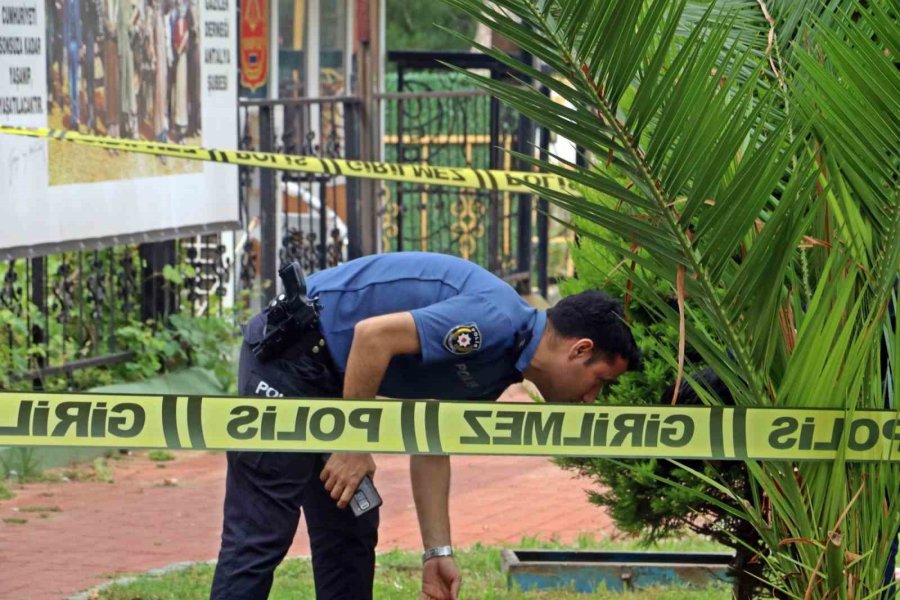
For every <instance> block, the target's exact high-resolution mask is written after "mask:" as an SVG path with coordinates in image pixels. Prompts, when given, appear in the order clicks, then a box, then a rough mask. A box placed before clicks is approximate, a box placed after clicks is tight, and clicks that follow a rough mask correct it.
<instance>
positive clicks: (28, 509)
mask: <svg viewBox="0 0 900 600" xmlns="http://www.w3.org/2000/svg"><path fill="white" fill-rule="evenodd" d="M19 512H23V513H51V512H62V509H61V508H60V507H58V506H23V507H21V508H20V509H19Z"/></svg>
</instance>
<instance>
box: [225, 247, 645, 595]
mask: <svg viewBox="0 0 900 600" xmlns="http://www.w3.org/2000/svg"><path fill="white" fill-rule="evenodd" d="M308 286H309V290H308V292H309V297H310V298H314V299H316V302H317V306H318V307H319V311H320V315H319V320H318V328H317V329H313V330H311V334H304V335H300V336H297V337H298V339H297V340H294V341H292V342H291V344H290V345H289V346H288V347H287V348H286V349H285V350H284V351H283V352H282V353H281V354H280V355H279V356H276V357H273V358H271V359H269V360H266V361H260V360H259V359H258V358H257V357H256V356H255V355H254V353H253V352H252V350H251V349H250V348H251V346H252V345H254V344H258V342H259V341H260V340H261V339H262V338H263V336H264V335H265V322H266V315H265V313H261V314H260V315H257V316H256V317H254V318H253V319H252V320H251V321H250V322H249V323H248V324H247V325H246V327H245V328H244V338H245V341H244V344H243V347H242V350H241V357H240V368H239V377H238V379H239V382H238V383H239V391H240V393H241V395H258V396H266V397H281V396H294V397H304V396H305V397H335V398H340V397H343V398H372V397H375V396H376V395H382V396H388V397H393V398H435V399H456V400H495V399H496V398H497V397H498V396H500V394H501V393H502V392H503V391H504V390H505V389H506V388H507V387H508V386H509V385H511V384H513V383H516V382H519V381H522V379H523V378H527V379H529V380H530V381H532V382H533V383H534V384H535V385H536V387H537V388H538V390H539V391H540V392H541V394H542V395H543V397H544V398H545V399H547V400H548V401H559V402H593V401H594V399H595V398H596V396H597V393H598V392H599V389H600V387H601V386H603V385H605V384H607V383H610V382H612V381H614V380H615V379H616V378H617V377H618V376H619V375H620V374H621V373H623V372H625V371H626V370H629V369H637V368H638V367H639V363H640V358H639V353H638V350H637V347H636V345H635V342H634V339H633V337H632V335H631V332H630V330H629V329H628V327H627V325H626V324H625V323H624V321H623V318H622V310H621V307H620V306H619V304H618V303H617V302H616V301H614V300H612V299H610V298H609V297H607V296H606V295H605V294H603V293H602V292H584V293H582V294H578V295H576V296H571V297H568V298H565V299H564V300H562V301H561V302H559V303H558V304H557V305H556V306H554V307H553V308H551V309H549V310H547V311H541V310H536V309H534V308H531V307H529V306H528V305H527V304H526V303H525V302H524V301H523V300H522V299H521V298H520V297H519V295H518V294H517V293H516V292H515V290H513V288H512V287H510V286H509V285H508V284H506V283H505V282H503V281H502V280H501V279H499V278H497V277H496V276H494V275H493V274H491V273H489V272H488V271H486V270H484V269H482V268H481V267H479V266H477V265H475V264H473V263H470V262H468V261H465V260H462V259H459V258H455V257H451V256H445V255H440V254H430V253H391V254H382V255H375V256H369V257H365V258H361V259H357V260H354V261H351V262H348V263H345V264H342V265H340V266H337V267H334V268H332V269H327V270H324V271H321V272H318V273H315V274H312V275H310V277H309V278H308ZM374 473H375V463H374V461H373V460H372V457H371V455H369V454H335V455H333V456H331V457H330V458H329V459H328V461H327V463H326V464H325V466H324V468H323V467H322V461H321V457H320V456H319V455H314V454H302V453H274V452H273V453H259V452H229V453H228V474H227V478H226V493H225V506H224V523H223V530H222V546H221V550H220V553H219V560H218V563H217V566H216V573H215V577H214V580H213V586H212V592H211V597H212V598H213V600H226V599H230V598H233V599H238V598H239V599H241V600H247V599H255V598H266V597H267V596H268V593H269V590H270V588H271V585H272V579H273V572H274V570H275V568H276V567H277V566H278V564H279V563H280V562H281V560H282V559H283V558H284V556H285V554H286V553H287V551H288V549H289V547H290V545H291V543H292V541H293V538H294V534H295V532H296V529H297V525H298V522H299V516H300V512H301V509H302V511H303V512H304V513H305V516H306V522H307V529H308V531H309V536H310V546H311V549H312V564H313V578H314V583H315V589H316V595H317V598H319V599H320V600H326V599H338V598H340V599H343V600H346V599H369V598H371V597H372V581H373V577H374V564H375V545H376V543H377V528H378V511H377V510H372V511H370V512H367V513H365V514H363V515H361V516H360V517H356V516H354V515H353V513H352V512H351V511H350V510H346V507H347V505H348V503H349V501H350V499H351V497H352V495H353V493H354V491H355V490H356V489H357V486H358V485H359V483H360V481H361V480H362V479H363V477H365V476H366V475H370V476H371V475H374ZM410 477H411V481H412V488H413V497H414V500H415V503H416V511H417V515H418V520H419V527H420V531H421V536H422V544H423V547H424V549H425V553H424V554H423V568H422V594H423V597H427V598H434V599H438V600H443V599H451V598H453V599H455V598H456V594H457V591H458V589H459V586H460V574H459V570H458V568H457V566H456V563H455V561H454V559H453V556H452V545H451V531H450V518H449V491H450V461H449V457H447V456H415V455H414V456H410Z"/></svg>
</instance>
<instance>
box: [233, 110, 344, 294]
mask: <svg viewBox="0 0 900 600" xmlns="http://www.w3.org/2000/svg"><path fill="white" fill-rule="evenodd" d="M240 110H241V123H242V130H243V135H242V147H243V148H245V149H250V150H258V151H263V152H278V153H285V154H298V155H306V156H317V157H320V158H326V159H327V158H359V156H360V110H361V101H360V100H359V99H358V98H355V97H336V98H316V99H306V98H299V99H290V100H246V101H242V102H241V108H240ZM359 202H360V182H359V180H357V179H352V178H346V177H342V176H337V175H333V174H327V173H321V174H320V173H310V174H304V173H296V172H289V171H277V170H272V169H258V168H257V169H245V170H244V171H243V172H242V175H241V212H242V222H243V223H244V225H245V231H244V232H243V236H242V238H241V239H242V243H241V244H239V248H238V249H239V253H240V277H239V279H240V282H241V286H242V288H243V289H246V290H257V289H261V290H262V291H261V295H260V296H259V298H260V300H262V301H265V299H267V298H269V297H271V295H272V289H271V286H272V284H273V282H275V281H276V274H277V270H278V268H279V267H280V266H282V265H283V264H285V263H288V262H291V261H298V262H299V263H300V264H301V265H302V267H303V269H304V271H306V272H308V273H309V272H313V271H317V270H320V269H325V268H327V267H330V266H334V265H336V264H338V263H339V262H342V261H345V260H348V259H350V258H355V257H357V256H360V254H361V251H360V247H359V239H360V234H359V227H360V224H359V219H358V211H359Z"/></svg>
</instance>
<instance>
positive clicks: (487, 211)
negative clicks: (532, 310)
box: [381, 51, 546, 292]
mask: <svg viewBox="0 0 900 600" xmlns="http://www.w3.org/2000/svg"><path fill="white" fill-rule="evenodd" d="M388 61H389V63H390V64H391V65H392V67H393V73H392V75H390V76H389V77H390V78H391V79H390V80H389V82H388V83H389V85H388V89H389V90H391V91H389V92H387V93H385V94H383V95H382V96H381V99H382V103H383V104H382V105H383V108H384V110H383V115H384V119H385V122H384V123H385V126H384V131H385V139H384V148H385V160H387V161H397V162H411V163H428V164H434V165H440V166H468V167H476V168H490V169H504V170H510V169H513V170H530V166H528V165H525V164H522V163H521V161H519V160H516V159H514V158H513V157H512V155H511V154H510V152H509V151H511V150H512V151H517V152H521V153H526V154H533V153H534V151H535V150H534V149H535V146H536V144H535V142H536V138H535V129H534V125H533V123H532V122H531V121H530V120H529V119H527V118H525V117H523V116H522V115H519V114H518V113H517V112H515V111H514V110H512V109H510V108H508V107H506V106H503V105H502V104H501V103H500V101H499V100H497V99H496V98H493V97H491V96H489V95H488V94H486V93H484V92H483V91H480V90H476V89H473V86H472V84H471V82H470V81H468V80H467V79H466V78H465V77H464V76H463V75H461V74H459V73H456V72H454V71H452V70H451V69H449V68H448V67H447V66H446V65H447V64H452V65H454V66H456V67H459V68H464V69H477V70H479V71H482V72H484V73H485V74H489V76H490V77H491V78H493V79H503V78H505V77H508V73H507V69H506V67H505V66H504V65H503V64H502V63H498V62H497V61H495V60H494V59H492V58H491V57H489V56H487V55H484V54H471V53H459V52H440V53H434V52H411V51H394V52H390V53H389V54H388ZM389 71H390V69H389ZM381 217H382V245H383V248H384V250H385V251H392V250H394V251H399V250H423V251H435V252H444V253H447V254H455V255H457V256H461V257H463V258H466V259H468V260H471V261H473V262H476V263H478V264H481V265H482V266H484V267H485V268H487V269H489V270H490V271H492V272H494V273H496V274H498V275H500V276H502V277H504V278H505V279H506V280H507V281H510V283H515V284H517V286H518V287H520V288H521V291H524V292H527V291H530V285H531V279H532V275H533V274H534V271H535V269H534V265H535V264H537V265H541V266H543V268H544V269H546V266H545V265H546V261H545V260H541V259H542V258H543V257H541V256H537V257H535V250H537V249H540V248H544V249H545V248H546V245H545V244H540V243H539V244H538V245H537V246H534V244H533V240H532V237H533V232H534V230H535V227H534V220H535V218H536V214H535V198H534V196H533V195H532V194H510V193H503V192H493V191H487V190H479V191H471V190H458V189H455V188H449V187H438V186H423V185H417V184H406V183H404V184H394V183H391V184H387V185H386V186H385V187H384V197H383V198H382V202H381ZM541 233H542V228H540V227H538V235H539V236H540V235H541ZM534 258H537V260H536V261H535V260H534ZM537 275H538V280H540V281H543V279H544V277H543V276H542V275H543V274H542V273H538V274H537Z"/></svg>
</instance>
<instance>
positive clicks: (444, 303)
mask: <svg viewBox="0 0 900 600" xmlns="http://www.w3.org/2000/svg"><path fill="white" fill-rule="evenodd" d="M307 284H308V292H307V293H308V295H309V297H310V298H315V297H317V296H318V302H319V304H320V305H321V307H322V310H321V324H320V327H321V329H322V334H323V336H324V337H325V341H326V343H327V344H328V347H329V350H330V352H331V356H332V358H334V361H335V363H336V365H337V367H338V369H340V371H341V372H344V371H346V369H347V357H348V355H349V353H350V344H351V343H352V341H353V327H354V326H355V325H356V323H358V322H359V321H361V320H363V319H366V318H369V317H373V316H378V315H385V314H390V313H395V312H405V311H409V312H411V313H412V316H413V318H414V320H415V323H416V328H417V329H418V334H419V342H420V343H421V347H422V353H421V355H415V356H413V355H404V356H396V357H394V359H393V360H392V361H391V363H390V365H389V367H388V369H387V372H386V373H385V377H384V381H383V382H382V385H381V389H380V390H379V394H381V395H384V396H390V397H393V398H440V399H451V400H452V399H459V400H494V399H496V398H497V396H499V395H500V394H501V393H502V392H503V390H504V389H506V387H508V386H509V385H510V384H512V383H515V382H518V381H521V380H522V374H523V373H524V371H525V369H526V368H527V367H528V364H529V363H530V362H531V359H532V357H533V356H534V352H535V350H536V349H537V345H538V342H539V341H540V339H541V335H543V333H544V328H545V326H546V322H547V315H546V313H545V312H544V311H539V310H536V309H534V308H531V307H530V306H528V304H527V303H526V302H525V301H524V300H522V298H521V297H520V296H519V295H518V294H517V293H516V291H515V290H514V289H513V288H512V287H511V286H509V285H508V284H507V283H505V282H504V281H502V280H500V279H498V278H497V277H495V276H494V275H492V274H491V273H489V272H488V271H486V270H485V269H483V268H481V267H479V266H478V265H476V264H473V263H471V262H468V261H466V260H463V259H460V258H456V257H453V256H447V255H443V254H433V253H426V252H394V253H389V254H378V255H374V256H367V257H365V258H360V259H357V260H353V261H350V262H348V263H345V264H343V265H340V266H339V267H336V268H333V269H328V270H325V271H320V272H318V273H314V274H312V275H310V276H309V277H308V279H307Z"/></svg>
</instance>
